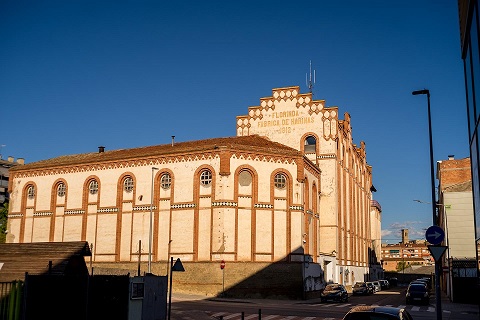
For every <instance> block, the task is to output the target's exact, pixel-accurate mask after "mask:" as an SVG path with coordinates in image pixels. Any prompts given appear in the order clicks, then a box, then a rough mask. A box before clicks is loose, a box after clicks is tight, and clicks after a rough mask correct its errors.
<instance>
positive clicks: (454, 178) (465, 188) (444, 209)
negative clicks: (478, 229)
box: [437, 155, 476, 300]
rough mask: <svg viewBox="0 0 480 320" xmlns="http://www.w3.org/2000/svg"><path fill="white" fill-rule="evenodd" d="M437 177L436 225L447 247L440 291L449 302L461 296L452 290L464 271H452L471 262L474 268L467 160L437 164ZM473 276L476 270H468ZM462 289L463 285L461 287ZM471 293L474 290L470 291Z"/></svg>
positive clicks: (469, 168)
mask: <svg viewBox="0 0 480 320" xmlns="http://www.w3.org/2000/svg"><path fill="white" fill-rule="evenodd" d="M437 178H438V204H437V205H438V219H439V223H438V225H439V226H441V227H442V228H443V230H444V231H445V239H444V241H443V243H442V245H444V246H447V251H446V252H445V254H444V255H443V259H442V265H443V270H444V273H443V279H442V280H443V284H442V288H443V289H444V291H445V292H446V293H447V295H448V296H449V297H450V298H451V299H452V300H454V299H456V298H457V297H458V296H459V295H461V294H462V293H460V292H459V290H460V291H461V290H463V291H464V292H465V290H467V288H465V287H464V288H458V289H455V287H454V285H455V283H457V281H455V280H454V279H453V277H454V276H455V275H459V274H463V273H464V271H462V272H458V271H457V270H455V269H456V268H455V265H463V264H464V262H466V263H468V261H470V263H471V265H473V266H475V265H476V263H475V260H476V245H475V220H474V214H473V193H472V176H471V166H470V158H464V159H455V158H454V156H453V155H451V156H449V158H448V159H447V160H442V161H438V162H437ZM470 271H471V273H473V274H476V270H474V269H472V270H470ZM463 286H465V285H463ZM471 290H474V288H471Z"/></svg>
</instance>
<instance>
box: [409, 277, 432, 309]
mask: <svg viewBox="0 0 480 320" xmlns="http://www.w3.org/2000/svg"><path fill="white" fill-rule="evenodd" d="M405 300H406V303H407V304H413V303H416V302H419V303H424V304H428V302H429V301H430V293H429V292H428V288H427V286H426V285H424V284H422V283H419V282H412V283H410V284H409V285H408V288H407V293H406V295H405Z"/></svg>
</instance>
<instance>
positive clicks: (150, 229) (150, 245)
mask: <svg viewBox="0 0 480 320" xmlns="http://www.w3.org/2000/svg"><path fill="white" fill-rule="evenodd" d="M155 170H158V168H155V167H152V185H151V188H150V227H149V228H148V273H152V242H153V230H152V229H153V227H152V225H153V176H154V172H155Z"/></svg>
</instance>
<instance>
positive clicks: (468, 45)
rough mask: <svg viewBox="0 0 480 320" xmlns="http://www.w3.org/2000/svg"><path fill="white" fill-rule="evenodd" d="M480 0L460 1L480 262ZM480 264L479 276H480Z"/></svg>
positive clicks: (476, 237)
mask: <svg viewBox="0 0 480 320" xmlns="http://www.w3.org/2000/svg"><path fill="white" fill-rule="evenodd" d="M478 4H479V3H478V0H458V12H459V18H460V41H461V50H462V59H463V66H464V71H465V89H466V100H467V116H468V133H469V143H470V159H471V166H472V187H473V207H474V214H475V240H476V245H477V261H478V257H479V256H480V255H479V248H480V172H479V171H480V168H479V134H480V132H479V131H480V129H479V119H480V41H479V35H480V22H479V21H480V20H479V7H478ZM478 268H479V264H478V263H477V277H478V276H479V275H480V272H479V270H478ZM478 283H480V281H479V282H478Z"/></svg>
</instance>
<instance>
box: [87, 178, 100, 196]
mask: <svg viewBox="0 0 480 320" xmlns="http://www.w3.org/2000/svg"><path fill="white" fill-rule="evenodd" d="M88 192H90V194H97V193H98V181H97V180H92V181H90V183H89V184H88Z"/></svg>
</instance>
